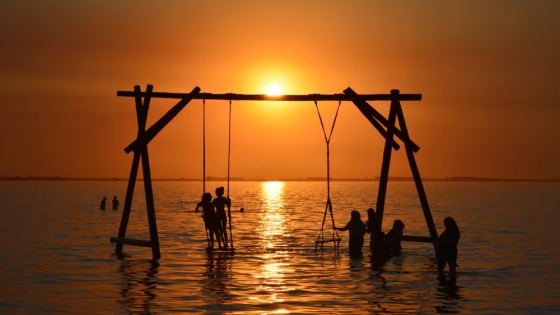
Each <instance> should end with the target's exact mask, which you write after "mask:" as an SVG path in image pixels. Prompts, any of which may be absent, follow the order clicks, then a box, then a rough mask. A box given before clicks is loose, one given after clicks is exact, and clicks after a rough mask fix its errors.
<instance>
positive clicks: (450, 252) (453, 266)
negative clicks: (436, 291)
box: [436, 217, 461, 281]
mask: <svg viewBox="0 0 560 315" xmlns="http://www.w3.org/2000/svg"><path fill="white" fill-rule="evenodd" d="M443 225H444V226H445V231H443V232H442V233H441V235H440V236H439V239H438V240H437V242H436V251H437V260H438V273H439V274H440V275H441V274H443V270H444V269H445V265H446V264H449V277H450V279H451V280H452V281H455V279H456V277H457V244H458V243H459V239H460V238H461V232H460V231H459V227H458V226H457V222H455V220H454V219H453V218H452V217H447V218H445V219H444V220H443Z"/></svg>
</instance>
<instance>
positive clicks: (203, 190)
mask: <svg viewBox="0 0 560 315" xmlns="http://www.w3.org/2000/svg"><path fill="white" fill-rule="evenodd" d="M205 192H206V100H205V99H203V100H202V194H204V193H205ZM202 211H203V213H204V209H203V210H202ZM204 224H205V226H204V231H205V232H206V242H207V243H208V248H210V247H211V246H212V244H211V243H210V235H208V227H207V226H206V221H204Z"/></svg>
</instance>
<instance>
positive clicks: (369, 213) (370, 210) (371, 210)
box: [367, 208, 375, 217]
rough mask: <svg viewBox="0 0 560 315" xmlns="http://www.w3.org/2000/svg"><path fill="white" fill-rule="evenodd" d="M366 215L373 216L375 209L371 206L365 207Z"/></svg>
mask: <svg viewBox="0 0 560 315" xmlns="http://www.w3.org/2000/svg"><path fill="white" fill-rule="evenodd" d="M367 215H368V217H372V216H375V210H373V208H369V209H367Z"/></svg>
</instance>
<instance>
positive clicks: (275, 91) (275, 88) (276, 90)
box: [266, 83, 282, 96]
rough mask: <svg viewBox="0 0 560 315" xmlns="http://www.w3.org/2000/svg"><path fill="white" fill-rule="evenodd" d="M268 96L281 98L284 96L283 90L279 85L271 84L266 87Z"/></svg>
mask: <svg viewBox="0 0 560 315" xmlns="http://www.w3.org/2000/svg"><path fill="white" fill-rule="evenodd" d="M266 95H270V96H280V95H282V88H281V87H280V85H278V84H275V83H273V84H270V85H269V86H267V87H266Z"/></svg>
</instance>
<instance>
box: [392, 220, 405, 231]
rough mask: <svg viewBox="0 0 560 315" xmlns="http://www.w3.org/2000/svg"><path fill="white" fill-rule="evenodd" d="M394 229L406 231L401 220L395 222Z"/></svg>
mask: <svg viewBox="0 0 560 315" xmlns="http://www.w3.org/2000/svg"><path fill="white" fill-rule="evenodd" d="M393 229H404V223H403V221H401V220H395V221H393Z"/></svg>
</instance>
